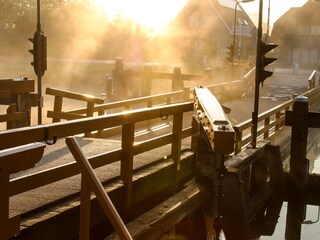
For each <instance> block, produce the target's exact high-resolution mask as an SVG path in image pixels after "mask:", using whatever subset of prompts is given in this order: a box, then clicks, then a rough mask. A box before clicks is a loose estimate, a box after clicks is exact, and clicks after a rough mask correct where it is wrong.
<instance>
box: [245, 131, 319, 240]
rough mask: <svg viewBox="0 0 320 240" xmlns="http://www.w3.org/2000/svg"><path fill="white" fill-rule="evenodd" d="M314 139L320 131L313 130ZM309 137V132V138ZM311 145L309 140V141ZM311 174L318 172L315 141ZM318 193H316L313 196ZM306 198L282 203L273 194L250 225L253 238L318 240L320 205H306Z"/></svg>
mask: <svg viewBox="0 0 320 240" xmlns="http://www.w3.org/2000/svg"><path fill="white" fill-rule="evenodd" d="M312 131H313V134H312V135H313V137H315V138H317V139H319V137H320V129H312ZM310 135H311V134H310V133H309V137H311V136H310ZM310 142H311V141H310ZM307 158H308V159H309V167H310V168H309V172H310V174H319V173H320V143H319V142H318V141H316V144H314V146H312V147H310V148H309V151H308V154H307ZM316 194H319V193H316ZM304 198H305V196H298V195H296V196H294V197H291V198H288V199H286V200H285V201H283V200H282V198H281V197H279V196H276V195H272V196H271V197H270V199H269V201H268V203H267V206H266V207H265V208H264V209H263V211H262V213H258V214H257V215H256V218H255V219H253V221H252V224H251V226H250V227H251V233H252V239H260V240H271V239H272V240H275V239H276V240H278V239H279V240H280V239H287V240H309V239H320V221H319V218H320V202H319V203H318V204H319V205H306V204H305V200H304Z"/></svg>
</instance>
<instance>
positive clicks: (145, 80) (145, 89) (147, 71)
mask: <svg viewBox="0 0 320 240" xmlns="http://www.w3.org/2000/svg"><path fill="white" fill-rule="evenodd" d="M151 81H152V67H151V66H150V65H146V66H145V67H144V72H143V77H142V88H141V95H142V96H150V95H151V86H152V85H151Z"/></svg>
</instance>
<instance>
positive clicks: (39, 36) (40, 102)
mask: <svg viewBox="0 0 320 240" xmlns="http://www.w3.org/2000/svg"><path fill="white" fill-rule="evenodd" d="M36 38H37V41H38V46H39V49H38V51H37V54H42V53H41V22H40V0H37V36H36ZM38 59H41V58H40V57H38ZM37 64H39V65H41V61H40V60H38V61H37ZM38 69H41V67H40V66H38ZM41 75H42V74H41V71H40V73H38V74H37V80H38V125H41V124H42V104H43V103H42V86H41Z"/></svg>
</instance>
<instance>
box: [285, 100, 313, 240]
mask: <svg viewBox="0 0 320 240" xmlns="http://www.w3.org/2000/svg"><path fill="white" fill-rule="evenodd" d="M291 119H292V123H291V127H292V129H291V158H290V178H291V181H292V189H291V192H290V196H292V198H290V199H289V201H288V211H287V221H286V233H285V236H286V239H292V240H299V239H300V237H301V224H302V222H303V220H304V219H305V214H306V205H305V202H304V199H305V198H304V196H305V194H306V191H307V178H308V173H309V166H308V165H309V164H308V160H307V158H306V154H307V139H308V98H307V97H304V96H298V97H296V98H295V102H294V104H293V111H292V117H291Z"/></svg>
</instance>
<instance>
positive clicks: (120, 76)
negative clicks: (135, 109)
mask: <svg viewBox="0 0 320 240" xmlns="http://www.w3.org/2000/svg"><path fill="white" fill-rule="evenodd" d="M113 84H114V85H113V86H114V89H113V92H114V97H115V99H113V100H119V99H126V98H127V96H128V93H127V85H126V83H125V80H124V71H123V61H122V58H120V57H118V58H117V59H116V62H115V69H114V71H113Z"/></svg>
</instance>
